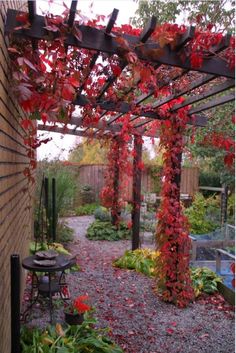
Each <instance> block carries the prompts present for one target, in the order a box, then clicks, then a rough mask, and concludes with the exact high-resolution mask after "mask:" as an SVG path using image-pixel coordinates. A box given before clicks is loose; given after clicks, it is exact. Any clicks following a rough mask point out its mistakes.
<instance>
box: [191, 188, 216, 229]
mask: <svg viewBox="0 0 236 353" xmlns="http://www.w3.org/2000/svg"><path fill="white" fill-rule="evenodd" d="M219 212H220V208H219V205H218V200H217V199H216V198H215V197H214V196H212V197H209V198H207V199H205V198H204V196H203V195H202V194H200V193H197V194H196V195H195V197H194V201H193V203H192V205H191V206H190V207H188V208H186V209H185V211H184V213H185V215H186V216H187V218H188V221H189V223H190V232H191V233H192V234H204V233H210V232H212V231H214V230H215V229H216V228H217V227H218V226H219V220H220V217H219Z"/></svg>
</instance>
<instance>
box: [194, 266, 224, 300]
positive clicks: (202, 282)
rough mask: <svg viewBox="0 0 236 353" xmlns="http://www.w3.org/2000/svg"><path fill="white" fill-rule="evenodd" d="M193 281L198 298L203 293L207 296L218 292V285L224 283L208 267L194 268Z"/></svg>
mask: <svg viewBox="0 0 236 353" xmlns="http://www.w3.org/2000/svg"><path fill="white" fill-rule="evenodd" d="M191 279H192V284H193V288H194V293H195V296H196V297H198V296H199V295H200V294H201V293H202V292H204V293H207V294H212V293H215V292H217V291H218V289H217V284H218V283H219V282H222V279H221V277H219V276H218V275H217V274H216V273H215V272H213V271H212V270H210V269H209V268H207V267H197V268H192V269H191Z"/></svg>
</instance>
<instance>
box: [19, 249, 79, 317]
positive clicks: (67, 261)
mask: <svg viewBox="0 0 236 353" xmlns="http://www.w3.org/2000/svg"><path fill="white" fill-rule="evenodd" d="M35 260H39V259H38V257H37V256H36V255H33V256H29V257H26V258H25V259H24V260H23V261H22V267H23V268H25V269H26V270H29V271H31V272H32V274H33V275H32V283H31V286H32V287H31V304H30V305H29V307H28V308H27V309H26V310H25V311H24V313H23V314H22V317H23V318H25V317H26V313H27V312H28V311H29V310H30V309H31V308H32V307H33V305H34V304H35V303H36V302H37V300H38V297H39V294H43V295H44V296H46V297H48V298H49V310H50V322H52V315H53V303H52V294H53V293H56V292H59V293H60V296H61V298H62V299H63V297H62V293H61V288H62V286H65V285H66V283H65V281H64V282H63V283H62V282H61V281H62V278H63V275H64V274H65V270H67V269H69V268H71V267H72V266H73V265H75V263H76V260H75V258H71V257H70V258H69V257H67V256H65V255H58V256H57V257H56V258H55V259H54V260H55V261H56V264H55V265H53V266H41V265H39V264H36V263H35V262H34V261H35ZM37 272H40V273H45V274H47V277H48V281H47V282H46V283H40V281H39V279H38V276H37V274H36V273H37ZM56 272H60V273H61V274H60V276H59V280H57V281H52V274H53V273H56ZM35 288H37V290H38V293H37V296H36V298H35V299H34V298H33V292H34V289H35Z"/></svg>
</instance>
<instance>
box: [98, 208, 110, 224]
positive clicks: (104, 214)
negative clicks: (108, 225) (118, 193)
mask: <svg viewBox="0 0 236 353" xmlns="http://www.w3.org/2000/svg"><path fill="white" fill-rule="evenodd" d="M94 217H95V218H96V219H98V220H99V221H101V222H108V221H110V220H111V215H110V212H109V211H108V209H107V208H106V207H102V206H100V207H98V208H97V209H96V210H95V211H94Z"/></svg>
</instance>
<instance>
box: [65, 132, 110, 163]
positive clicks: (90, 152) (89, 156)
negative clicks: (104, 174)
mask: <svg viewBox="0 0 236 353" xmlns="http://www.w3.org/2000/svg"><path fill="white" fill-rule="evenodd" d="M108 145H109V143H108V142H106V141H99V140H92V141H90V140H89V141H88V140H87V139H86V138H83V140H82V142H81V143H79V144H78V145H77V146H76V147H75V148H74V149H73V150H72V151H71V153H70V154H69V158H68V159H69V161H70V162H76V163H80V164H105V163H106V161H107V152H108V147H109V146H108Z"/></svg>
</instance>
